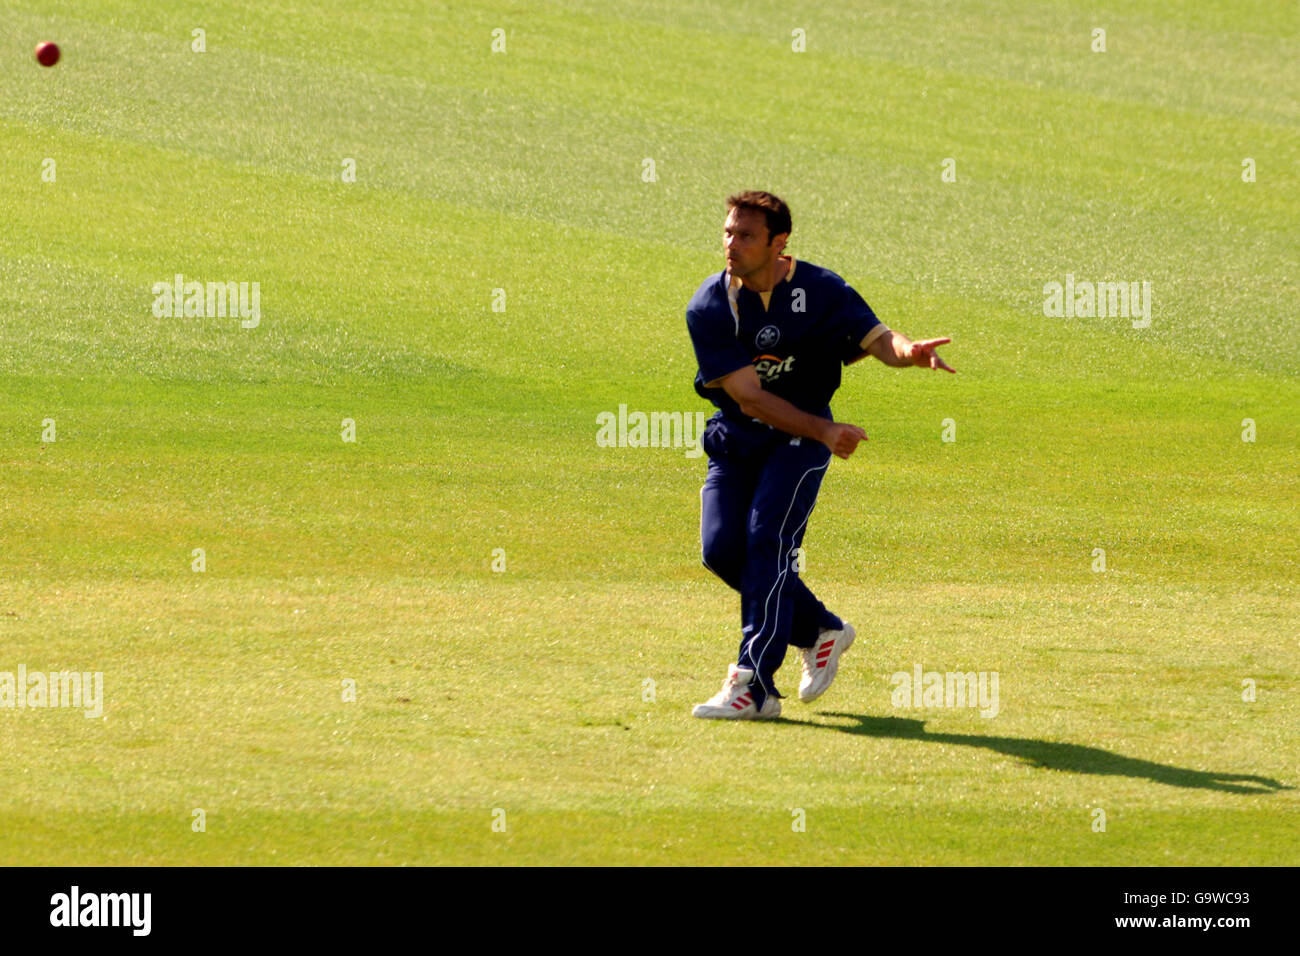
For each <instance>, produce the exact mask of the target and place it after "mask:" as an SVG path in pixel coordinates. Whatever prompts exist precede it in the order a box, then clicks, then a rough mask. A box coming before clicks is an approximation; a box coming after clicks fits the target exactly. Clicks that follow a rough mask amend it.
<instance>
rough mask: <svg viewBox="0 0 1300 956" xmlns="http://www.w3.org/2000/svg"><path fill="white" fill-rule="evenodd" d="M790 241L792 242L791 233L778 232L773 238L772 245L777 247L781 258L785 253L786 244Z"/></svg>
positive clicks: (777, 252)
mask: <svg viewBox="0 0 1300 956" xmlns="http://www.w3.org/2000/svg"><path fill="white" fill-rule="evenodd" d="M789 241H790V233H788V232H778V233H777V234H776V235H775V236H773V237H772V241H771V243H770V245H774V246H776V254H777V255H778V256H779V255H780V254H781V253H782V252H784V251H785V244H786V243H787V242H789Z"/></svg>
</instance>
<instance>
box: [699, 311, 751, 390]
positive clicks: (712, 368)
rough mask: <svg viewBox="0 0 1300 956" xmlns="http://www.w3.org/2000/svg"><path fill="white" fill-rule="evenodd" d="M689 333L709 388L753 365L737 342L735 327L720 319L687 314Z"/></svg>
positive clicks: (701, 371) (701, 374) (701, 314)
mask: <svg viewBox="0 0 1300 956" xmlns="http://www.w3.org/2000/svg"><path fill="white" fill-rule="evenodd" d="M686 329H687V331H688V332H690V334H691V345H693V346H694V347H695V359H696V361H697V362H699V365H700V377H701V379H702V380H703V381H704V382H705V384H708V383H709V382H716V381H717V380H718V379H720V378H724V377H726V376H727V375H730V374H731V373H732V372H734V371H736V369H739V368H744V367H745V366H746V365H749V364H750V357H749V355H748V354H746V352H745V349H744V347H743V346H742V345H741V344H740V341H739V340H738V339H737V338H736V334H735V326H734V323H732V322H731V321H730V316H728V317H727V321H725V322H724V321H719V317H718V316H716V315H711V314H706V313H701V312H696V311H693V310H691V309H687V310H686Z"/></svg>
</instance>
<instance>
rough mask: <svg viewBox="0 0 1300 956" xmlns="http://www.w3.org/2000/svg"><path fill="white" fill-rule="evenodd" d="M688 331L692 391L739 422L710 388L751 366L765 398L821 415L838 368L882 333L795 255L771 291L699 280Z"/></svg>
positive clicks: (840, 289)
mask: <svg viewBox="0 0 1300 956" xmlns="http://www.w3.org/2000/svg"><path fill="white" fill-rule="evenodd" d="M686 328H687V329H688V330H689V332H690V334H691V344H692V345H694V346H695V357H696V360H697V361H698V362H699V371H698V372H697V374H696V376H695V391H697V392H698V393H699V394H700V395H701V396H702V397H704V398H706V399H708V400H709V401H710V402H712V403H713V404H714V405H716V406H717V407H718V408H719V409H721V410H722V413H723V414H724V415H726V416H727V417H729V418H735V419H738V420H740V421H746V420H747V417H746V416H745V415H744V414H742V413H741V411H740V406H739V405H737V404H736V402H735V400H734V399H732V398H731V396H730V395H728V394H727V393H726V391H725V390H724V389H723V388H722V386H720V385H718V386H716V387H714V388H709V387H708V383H709V382H716V381H717V380H718V379H721V378H725V377H726V376H727V375H729V374H731V373H732V372H734V371H736V370H737V369H739V368H744V367H745V366H746V365H753V366H754V368H755V370H756V371H757V372H758V378H759V381H761V382H762V383H763V389H764V390H765V391H768V392H771V393H772V394H773V395H779V396H780V397H781V398H784V399H785V400H786V401H787V402H789V403H790V404H792V405H794V406H795V407H796V408H799V409H801V410H802V411H805V412H808V413H809V414H811V415H822V414H824V412H825V410H826V408H827V406H828V405H829V404H830V401H831V396H832V395H834V394H835V390H836V389H837V388H839V387H840V369H841V367H842V366H843V365H844V364H845V363H847V362H850V361H852V360H853V359H856V358H858V357H859V356H860V355H861V354H862V352H863V350H864V348H865V347H866V345H869V344H870V343H871V342H872V341H874V340H875V339H876V338H878V337H879V336H881V335H884V334H885V332H886V331H888V329H886V327H885V326H884V325H882V324H881V323H880V320H879V319H877V318H876V315H875V313H874V312H872V311H871V307H870V306H869V305H867V303H866V302H864V301H863V300H862V296H860V295H858V293H857V292H856V291H854V289H853V288H852V287H851V286H850V285H849V284H848V283H847V282H845V281H844V280H843V279H841V278H840V277H839V276H838V275H836V274H835V273H834V272H831V271H830V270H829V269H823V268H822V267H821V266H815V265H813V264H812V263H811V262H796V261H795V259H794V257H793V256H791V257H790V271H789V272H788V273H787V274H786V277H785V278H784V279H782V280H781V281H780V282H778V283H777V284H776V287H775V288H774V289H772V291H771V292H764V293H759V292H754V291H753V290H751V289H746V288H745V287H744V286H743V285H741V283H740V279H738V278H736V277H734V276H731V275H730V274H729V273H728V272H727V271H726V270H723V271H722V272H719V273H718V274H717V275H714V276H710V277H709V278H708V279H705V280H704V283H703V284H702V285H701V286H700V287H699V289H697V290H696V292H695V295H693V296H691V301H690V304H689V305H687V307H686Z"/></svg>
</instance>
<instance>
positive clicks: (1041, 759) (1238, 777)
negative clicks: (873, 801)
mask: <svg viewBox="0 0 1300 956" xmlns="http://www.w3.org/2000/svg"><path fill="white" fill-rule="evenodd" d="M823 716H825V717H840V718H844V719H845V720H851V721H853V722H854V723H853V724H851V725H843V724H814V723H811V722H809V721H803V720H787V719H785V718H778V721H779V722H783V723H790V724H802V725H803V726H805V727H825V728H826V729H828V730H838V731H840V732H842V733H846V734H857V735H859V736H862V737H894V738H897V739H899V740H923V741H926V742H927V743H934V744H956V745H959V746H963V747H985V748H987V749H989V750H994V751H996V752H998V753H1000V754H1006V755H1007V756H1008V757H1018V758H1019V759H1021V760H1023V761H1025V762H1026V763H1028V764H1031V765H1032V766H1035V767H1042V768H1044V769H1047V770H1065V771H1069V772H1070V773H1096V774H1106V775H1113V776H1120V777H1144V778H1146V779H1147V780H1154V781H1155V782H1156V783H1166V784H1169V786H1171V787H1199V788H1201V789H1203V790H1222V791H1225V792H1227V793H1276V792H1277V791H1279V790H1291V789H1293V788H1292V787H1288V786H1285V785H1283V784H1281V783H1278V782H1277V781H1276V780H1273V779H1272V778H1270V777H1257V776H1254V775H1252V774H1245V773H1214V772H1212V771H1205V770H1187V769H1185V768H1183V767H1171V766H1169V765H1167V764H1162V763H1155V762H1154V761H1151V760H1139V759H1138V758H1136V757H1124V756H1121V755H1120V754H1113V753H1111V752H1110V751H1108V750H1101V749H1099V748H1097V747H1084V746H1082V745H1080V744H1058V743H1051V742H1049V741H1046V740H1028V739H1026V738H1023V737H987V736H984V735H982V734H928V733H926V732H925V721H922V720H912V719H910V718H906V717H865V716H862V715H860V714H841V713H825V714H823Z"/></svg>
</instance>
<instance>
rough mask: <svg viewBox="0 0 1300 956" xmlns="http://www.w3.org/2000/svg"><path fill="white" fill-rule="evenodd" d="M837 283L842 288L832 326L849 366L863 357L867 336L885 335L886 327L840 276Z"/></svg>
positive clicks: (843, 356)
mask: <svg viewBox="0 0 1300 956" xmlns="http://www.w3.org/2000/svg"><path fill="white" fill-rule="evenodd" d="M835 281H836V282H837V283H838V284H839V286H840V289H839V293H838V300H839V301H838V303H837V305H836V307H835V311H834V313H833V314H832V316H831V321H830V325H831V328H832V329H834V330H835V332H834V335H835V337H836V338H837V339H838V340H839V341H840V342H841V343H842V346H843V347H842V350H841V356H840V360H841V361H842V362H844V363H845V364H848V363H849V362H851V361H853V360H854V359H857V358H860V357H861V355H862V340H863V339H865V338H867V336H872V337H873V338H875V337H876V336H879V335H883V334H884V332H885V327H884V326H883V325H882V324H881V322H880V320H879V319H878V318H876V313H874V312H872V311H871V306H869V305H867V303H866V301H865V300H863V298H862V296H860V295H858V292H857V290H856V289H854V288H853V287H852V286H851V285H849V284H848V283H847V282H845V281H844V280H843V279H841V278H840V277H839V276H836V277H835Z"/></svg>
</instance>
